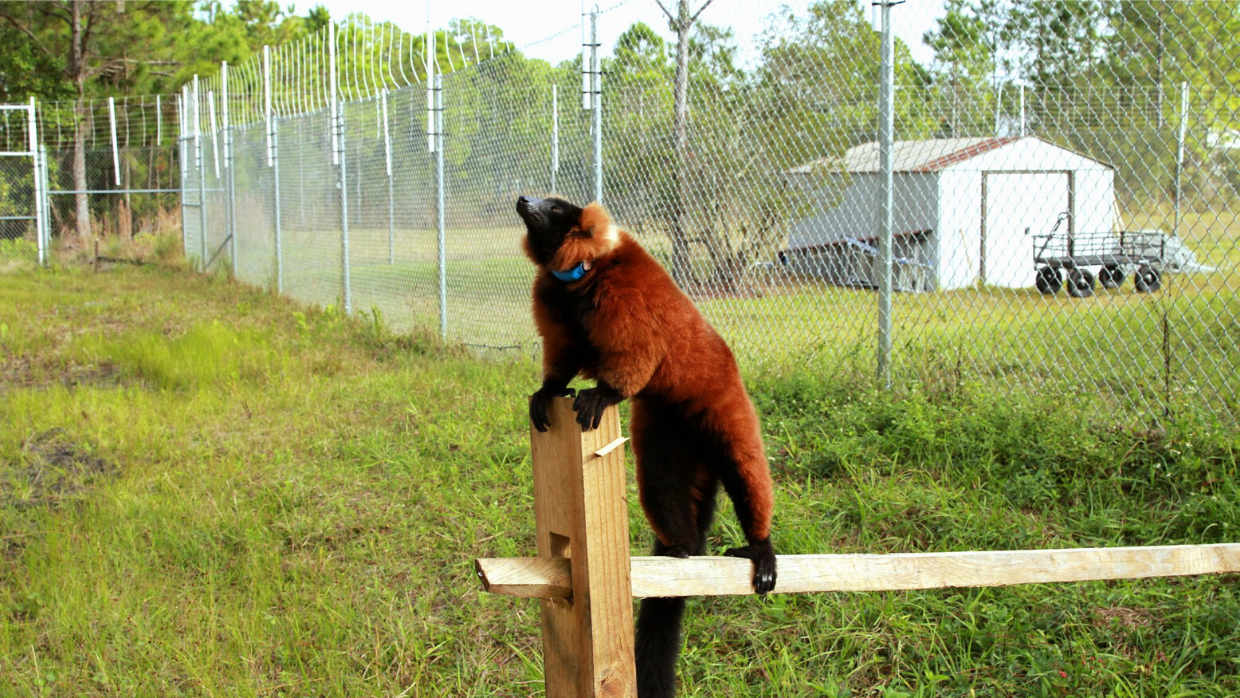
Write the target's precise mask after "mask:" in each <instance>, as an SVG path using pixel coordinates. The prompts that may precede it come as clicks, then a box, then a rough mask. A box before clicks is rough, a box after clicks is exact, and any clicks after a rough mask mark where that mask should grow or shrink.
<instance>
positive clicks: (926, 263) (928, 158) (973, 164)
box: [784, 136, 1116, 291]
mask: <svg viewBox="0 0 1240 698" xmlns="http://www.w3.org/2000/svg"><path fill="white" fill-rule="evenodd" d="M892 159H893V169H894V171H895V174H894V188H893V198H894V210H893V218H894V228H893V238H894V244H893V248H892V256H893V258H894V259H895V267H894V285H895V287H896V289H897V290H903V291H930V290H934V289H941V290H949V289H956V288H964V287H967V286H972V285H974V284H976V283H978V282H980V283H983V284H986V285H991V286H1001V287H1006V288H1023V287H1027V286H1033V285H1034V280H1035V276H1034V275H1035V269H1034V263H1033V243H1034V241H1033V238H1032V237H1030V236H1031V235H1037V234H1046V233H1049V232H1051V230H1052V229H1054V228H1055V226H1056V223H1057V222H1058V221H1060V219H1061V218H1062V219H1063V220H1062V222H1061V223H1059V228H1058V229H1057V230H1056V234H1059V235H1068V234H1076V233H1098V232H1112V231H1113V230H1114V227H1115V222H1116V221H1115V188H1114V168H1112V167H1111V166H1110V165H1108V164H1106V163H1104V162H1100V161H1098V160H1094V159H1091V158H1088V157H1085V156H1083V155H1079V154H1077V153H1074V152H1072V151H1071V150H1067V149H1065V148H1061V147H1059V146H1056V145H1054V144H1051V143H1048V142H1047V141H1044V140H1042V139H1041V138H1037V137H1036V136H1025V137H1007V138H939V139H929V140H918V141H896V142H895V144H894V147H893V150H892ZM878 164H879V152H878V143H876V142H875V143H865V144H863V145H859V146H856V147H854V148H851V149H849V150H848V152H847V153H846V154H845V155H844V159H843V161H842V162H840V161H838V160H835V161H823V162H815V163H808V164H806V165H802V166H800V167H798V168H796V169H794V170H792V173H793V174H794V175H799V176H809V175H811V174H813V173H818V172H829V173H835V174H828V175H827V177H828V178H829V179H831V180H834V181H833V185H832V186H827V187H825V188H823V190H822V193H823V197H824V198H825V197H827V196H830V197H831V199H830V201H829V203H826V204H824V206H823V207H822V208H821V209H819V211H818V212H817V213H815V214H814V215H812V216H810V217H808V218H805V219H803V220H800V221H798V222H796V223H795V224H794V225H793V226H792V229H791V231H790V234H789V240H788V249H787V250H786V251H785V252H784V261H785V263H786V264H787V265H788V267H789V269H790V270H791V271H793V272H795V273H799V274H805V275H810V276H817V277H821V278H825V279H828V280H831V281H832V282H835V283H839V284H845V285H859V286H866V287H873V286H874V285H875V284H876V281H877V276H876V275H875V274H874V273H873V269H872V268H873V264H874V263H875V261H876V259H877V246H878V215H879V208H878V177H879V175H878ZM1065 214H1067V215H1065Z"/></svg>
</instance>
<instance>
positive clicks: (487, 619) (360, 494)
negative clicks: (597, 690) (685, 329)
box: [0, 267, 1240, 698]
mask: <svg viewBox="0 0 1240 698" xmlns="http://www.w3.org/2000/svg"><path fill="white" fill-rule="evenodd" d="M516 320H523V318H514V321H516ZM824 357H826V355H825V354H819V355H808V354H807V355H805V356H804V357H802V358H801V359H798V360H799V361H800V362H801V365H799V366H797V367H796V369H797V370H795V371H786V372H785V371H783V370H780V369H779V368H778V367H776V366H774V365H757V364H749V363H747V364H746V365H745V370H746V375H747V380H748V383H749V385H750V388H751V391H752V394H753V396H754V399H755V402H756V404H757V405H758V408H759V410H760V412H761V414H762V418H763V427H764V430H765V434H766V439H767V447H768V452H769V455H770V459H771V464H772V467H773V470H774V473H775V480H776V485H777V490H778V494H777V514H776V524H775V533H774V541H775V544H776V547H777V549H778V550H779V551H780V552H782V553H820V552H859V551H866V552H896V551H946V550H966V549H1017V548H1038V547H1060V546H1095V545H1134V544H1170V543H1205V542H1219V541H1236V540H1237V539H1240V536H1237V529H1238V528H1240V489H1238V487H1237V482H1238V480H1237V452H1238V451H1240V433H1238V432H1237V430H1236V429H1235V428H1234V426H1224V425H1220V424H1219V423H1217V422H1215V421H1213V419H1214V418H1213V414H1214V413H1213V412H1211V411H1209V410H1193V409H1190V408H1189V407H1184V408H1182V409H1180V410H1179V411H1177V412H1176V414H1175V419H1174V420H1173V421H1170V422H1167V423H1166V424H1165V425H1164V427H1162V428H1157V429H1154V428H1133V427H1131V426H1128V424H1127V422H1125V421H1122V420H1112V419H1108V418H1105V417H1102V416H1099V415H1098V413H1097V412H1095V411H1090V410H1087V409H1086V408H1085V406H1084V405H1080V404H1076V403H1064V402H1062V401H1059V400H1054V399H1053V398H1050V397H1039V396H1038V395H1037V394H1036V393H1029V392H1019V391H1018V392H1015V393H1011V394H1009V393H1005V392H1002V391H996V390H994V389H993V384H988V383H987V382H985V381H984V380H974V379H970V378H968V377H967V376H966V377H964V378H963V379H961V380H960V381H959V382H957V383H954V384H952V385H951V386H950V389H949V388H947V387H944V386H942V385H938V384H934V385H931V384H930V383H926V384H925V385H921V384H919V385H918V386H914V387H913V388H911V389H910V388H909V387H907V386H906V387H904V388H901V389H899V390H897V392H895V393H892V394H884V393H878V392H874V391H872V390H871V389H870V388H869V387H868V386H869V381H868V380H867V379H865V378H864V377H863V376H860V375H858V374H857V373H856V372H855V371H852V370H846V368H841V367H840V364H838V363H837V362H836V361H835V360H834V359H830V358H824ZM927 370H930V369H927ZM944 370H946V369H944ZM536 380H537V368H536V366H535V365H534V364H533V363H532V362H530V361H529V360H528V358H519V357H518V358H514V359H512V360H508V361H489V362H483V361H478V360H476V359H474V358H472V357H471V355H470V354H469V353H468V352H466V351H464V350H461V349H456V348H452V347H444V346H441V345H439V344H438V343H437V342H435V341H434V340H433V339H428V338H426V337H424V336H422V335H418V334H412V335H407V334H406V335H399V336H398V335H394V334H392V333H391V332H390V331H389V330H388V329H387V328H386V327H384V326H383V325H382V324H381V323H377V322H375V320H374V318H373V316H365V317H361V316H359V317H355V318H344V317H342V316H341V315H340V314H339V313H338V312H328V311H322V310H313V309H307V308H305V307H300V306H298V305H296V304H294V303H292V302H290V301H287V300H283V299H280V298H277V297H275V296H273V295H271V294H268V293H263V292H259V291H255V290H251V289H247V288H246V287H243V286H241V285H238V284H234V283H231V282H227V281H225V280H223V279H221V278H220V277H218V276H216V277H197V276H193V275H187V274H184V273H179V272H173V271H168V270H164V269H159V268H128V267H127V268H117V269H114V270H110V271H104V272H101V273H99V274H92V273H90V272H88V271H77V270H73V269H56V270H52V271H46V272H41V273H33V272H31V273H14V274H9V275H4V276H0V695H20V696H26V695H33V696H44V695H47V696H79V695H86V696H104V695H107V696H169V695H193V696H260V695H261V696H359V695H374V696H397V695H400V696H514V697H515V696H530V695H541V691H542V689H541V666H542V665H541V659H540V652H541V650H540V646H539V640H538V634H537V633H538V630H537V624H538V610H537V606H536V604H535V603H534V602H531V601H521V600H514V599H510V598H500V597H490V596H487V595H485V594H482V593H480V591H479V586H478V584H477V582H476V580H475V579H474V576H473V572H472V566H471V564H472V560H473V559H474V558H476V557H483V556H487V557H496V556H514V555H526V554H531V553H532V552H533V551H534V540H533V533H534V529H533V502H532V495H531V492H532V488H531V481H530V462H529V455H528V438H527V428H528V427H527V425H526V422H525V419H524V417H523V415H524V413H525V395H526V394H528V393H529V392H530V391H531V390H532V389H533V387H534V386H535V384H536ZM935 386H937V387H935ZM930 388H934V389H930ZM632 487H633V485H632V483H631V482H630V489H632ZM630 495H631V496H630V497H629V501H630V507H631V509H630V519H631V528H632V531H633V552H634V553H644V552H645V551H646V550H647V548H648V545H649V534H648V533H647V529H646V526H645V523H644V519H643V517H642V515H641V512H640V510H639V509H638V505H637V497H636V496H635V492H631V493H630ZM739 540H740V534H739V531H738V528H737V526H736V524H735V521H734V519H733V517H732V515H731V511H730V508H729V507H728V506H724V507H723V508H722V511H721V512H720V518H719V524H718V525H717V526H716V529H715V532H714V535H713V536H712V538H711V541H710V543H711V547H712V549H714V550H720V549H722V548H723V547H724V546H726V545H730V544H735V543H736V542H738V541H739ZM1238 582H1240V577H1237V576H1226V577H1209V578H1199V579H1184V580H1151V581H1139V582H1114V583H1082V584H1071V585H1061V586H1030V587H1020V588H1008V589H966V590H941V591H925V592H908V593H872V594H822V595H812V596H799V597H784V596H773V597H769V598H766V599H757V598H752V597H751V598H719V599H698V600H695V601H693V602H692V603H691V604H690V607H689V608H690V610H689V621H688V625H687V628H686V650H685V652H684V655H683V658H682V662H681V672H680V673H681V677H682V680H683V690H682V693H683V695H686V696H700V697H706V696H750V695H752V696H852V697H862V696H865V697H875V698H878V697H882V698H897V697H910V696H927V697H928V696H960V697H962V698H963V697H965V696H969V697H972V696H996V697H997V696H1047V697H1051V696H1054V697H1059V696H1098V697H1100V698H1101V697H1103V696H1108V697H1109V696H1119V697H1126V696H1150V697H1155V696H1157V697H1160V698H1161V697H1165V696H1229V695H1236V694H1238V693H1240V625H1238V624H1237V622H1236V619H1237V618H1240V584H1238Z"/></svg>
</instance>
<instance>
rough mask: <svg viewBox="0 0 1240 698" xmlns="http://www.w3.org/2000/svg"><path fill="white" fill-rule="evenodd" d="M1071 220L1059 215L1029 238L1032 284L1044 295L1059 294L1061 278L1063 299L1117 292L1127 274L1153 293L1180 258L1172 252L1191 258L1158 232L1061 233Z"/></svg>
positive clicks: (1141, 289) (1139, 287) (1138, 286)
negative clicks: (1042, 231) (1105, 290)
mask: <svg viewBox="0 0 1240 698" xmlns="http://www.w3.org/2000/svg"><path fill="white" fill-rule="evenodd" d="M1070 221H1071V215H1070V214H1068V213H1061V214H1060V215H1059V217H1058V219H1057V220H1056V221H1055V226H1054V227H1053V228H1051V230H1050V232H1049V233H1045V234H1040V235H1033V236H1032V238H1033V263H1034V268H1035V269H1036V277H1035V280H1034V281H1035V285H1036V286H1037V289H1038V291H1040V292H1042V293H1043V294H1044V295H1048V296H1053V295H1055V294H1057V293H1059V291H1060V289H1061V288H1063V287H1064V282H1065V280H1066V281H1067V288H1068V295H1070V296H1072V297H1074V298H1085V297H1088V296H1092V295H1093V294H1094V290H1095V286H1096V284H1101V285H1102V287H1103V288H1108V289H1114V288H1119V287H1120V286H1122V285H1123V283H1124V281H1125V280H1127V278H1128V276H1129V275H1130V274H1131V275H1132V277H1133V286H1134V287H1135V288H1136V290H1137V292H1138V293H1153V292H1155V291H1157V290H1158V289H1159V288H1161V287H1162V275H1163V274H1164V273H1165V272H1167V271H1173V270H1175V268H1177V265H1176V264H1173V263H1172V261H1173V257H1178V256H1183V255H1182V254H1179V255H1177V254H1171V253H1174V252H1176V251H1179V250H1182V252H1183V253H1187V254H1188V255H1189V256H1191V255H1192V253H1191V252H1189V251H1188V250H1187V249H1183V245H1181V244H1180V243H1179V240H1178V239H1177V238H1174V237H1172V236H1169V235H1166V234H1165V233H1162V232H1161V231H1157V230H1136V231H1122V232H1120V233H1112V232H1101V233H1071V232H1064V233H1061V232H1060V228H1061V227H1063V224H1064V223H1065V222H1070ZM1071 227H1072V226H1071V225H1069V226H1067V230H1071ZM1194 264H1195V260H1194ZM1095 268H1097V269H1098V272H1097V275H1096V276H1095V274H1094V271H1093V269H1095ZM1065 274H1066V277H1067V278H1066V279H1065V278H1064V277H1065Z"/></svg>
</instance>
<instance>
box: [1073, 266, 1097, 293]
mask: <svg viewBox="0 0 1240 698" xmlns="http://www.w3.org/2000/svg"><path fill="white" fill-rule="evenodd" d="M1068 295H1069V296H1072V297H1073V298H1088V297H1089V296H1092V295H1094V275H1093V273H1092V272H1090V271H1089V270H1088V269H1073V270H1072V271H1070V272H1068Z"/></svg>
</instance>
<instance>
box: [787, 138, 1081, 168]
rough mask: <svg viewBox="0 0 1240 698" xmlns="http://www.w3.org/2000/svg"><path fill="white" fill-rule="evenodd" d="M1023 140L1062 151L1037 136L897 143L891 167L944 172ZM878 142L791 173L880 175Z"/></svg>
mask: <svg viewBox="0 0 1240 698" xmlns="http://www.w3.org/2000/svg"><path fill="white" fill-rule="evenodd" d="M1023 139H1033V140H1036V141H1039V142H1041V143H1045V144H1046V145H1047V146H1049V147H1052V148H1058V147H1059V146H1056V145H1054V144H1051V143H1047V142H1046V141H1043V140H1042V139H1040V138H1037V137H1036V136H1024V137H1021V136H1005V137H1003V138H926V139H922V140H915V141H896V142H894V143H893V144H892V149H891V165H892V170H893V171H895V172H941V171H943V170H945V169H947V168H948V167H951V166H952V165H955V164H958V163H961V162H964V161H965V160H969V159H971V158H975V157H977V156H978V155H981V154H983V153H988V152H990V151H992V150H995V149H996V148H1000V147H1003V146H1005V145H1007V144H1009V143H1015V142H1016V141H1019V140H1023ZM878 165H879V151H878V142H877V141H871V142H869V143H862V144H861V145H857V146H853V147H852V148H849V149H848V151H847V152H845V153H844V157H843V158H842V159H840V158H827V159H824V160H816V161H814V162H808V163H805V164H804V165H800V166H798V167H794V168H792V169H791V170H789V172H792V173H794V174H810V173H812V172H815V171H817V170H819V169H822V168H826V169H828V170H836V171H839V170H840V169H842V170H843V171H844V172H852V173H867V172H878Z"/></svg>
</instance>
